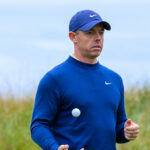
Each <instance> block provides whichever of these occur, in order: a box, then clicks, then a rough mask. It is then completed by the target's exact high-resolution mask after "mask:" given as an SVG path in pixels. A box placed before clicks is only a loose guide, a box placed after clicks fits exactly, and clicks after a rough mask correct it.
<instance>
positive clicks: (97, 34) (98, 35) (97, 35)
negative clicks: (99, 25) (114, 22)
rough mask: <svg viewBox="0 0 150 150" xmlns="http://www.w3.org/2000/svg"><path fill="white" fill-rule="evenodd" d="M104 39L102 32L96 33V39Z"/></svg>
mask: <svg viewBox="0 0 150 150" xmlns="http://www.w3.org/2000/svg"><path fill="white" fill-rule="evenodd" d="M101 39H102V35H101V34H100V33H96V35H95V40H96V41H100V40H101Z"/></svg>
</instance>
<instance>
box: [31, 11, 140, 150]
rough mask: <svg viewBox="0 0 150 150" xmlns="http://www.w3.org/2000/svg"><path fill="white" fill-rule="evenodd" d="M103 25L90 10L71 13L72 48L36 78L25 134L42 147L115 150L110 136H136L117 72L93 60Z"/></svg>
mask: <svg viewBox="0 0 150 150" xmlns="http://www.w3.org/2000/svg"><path fill="white" fill-rule="evenodd" d="M105 29H106V30H110V29H111V26H110V24H109V23H107V22H105V21H103V20H102V18H101V17H100V16H99V14H97V13H96V12H94V11H91V10H83V11H79V12H78V13H76V14H75V15H74V16H73V17H72V19H71V21H70V24H69V38H70V39H71V40H72V42H73V44H74V54H73V55H72V56H69V58H68V59H67V60H66V61H65V62H63V63H62V64H60V65H58V66H56V67H55V68H53V69H52V70H51V71H49V72H48V73H47V74H46V75H45V76H44V77H43V78H42V80H41V81H40V84H39V87H38V90H37V95H36V99H35V105H34V110H33V116H32V123H31V136H32V139H33V140H34V141H35V142H36V143H37V144H38V145H39V146H40V147H41V148H43V149H44V150H68V149H70V150H116V146H115V144H116V142H118V143H125V142H128V141H129V140H134V139H135V138H136V137H137V135H138V132H139V127H138V125H137V124H135V123H134V122H132V120H131V119H128V120H127V117H126V113H125V108H124V87H123V83H122V79H121V77H120V76H119V75H118V74H117V73H115V72H114V71H112V70H110V69H108V68H106V67H104V66H103V65H101V64H100V63H99V62H98V60H97V57H98V56H99V55H100V53H101V51H102V48H103V41H104V30H105Z"/></svg>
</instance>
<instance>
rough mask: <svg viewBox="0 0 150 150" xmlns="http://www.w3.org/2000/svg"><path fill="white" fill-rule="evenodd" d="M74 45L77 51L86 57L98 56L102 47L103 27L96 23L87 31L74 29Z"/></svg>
mask: <svg viewBox="0 0 150 150" xmlns="http://www.w3.org/2000/svg"><path fill="white" fill-rule="evenodd" d="M75 34H76V35H75V36H76V42H75V46H76V49H77V50H78V52H79V53H80V54H81V55H82V56H83V57H86V58H90V59H94V58H96V57H98V56H99V55H100V53H101V51H102V48H103V41H104V28H103V26H102V24H97V25H96V26H94V27H93V28H92V29H91V30H89V31H80V30H78V31H76V33H75Z"/></svg>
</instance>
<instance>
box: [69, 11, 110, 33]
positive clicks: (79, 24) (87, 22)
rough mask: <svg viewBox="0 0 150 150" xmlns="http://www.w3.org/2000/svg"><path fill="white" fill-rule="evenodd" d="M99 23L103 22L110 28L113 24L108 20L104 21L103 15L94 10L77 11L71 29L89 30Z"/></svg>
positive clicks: (105, 26) (106, 27)
mask: <svg viewBox="0 0 150 150" xmlns="http://www.w3.org/2000/svg"><path fill="white" fill-rule="evenodd" d="M98 23H102V24H103V27H104V29H106V30H110V29H111V26H110V24H109V23H108V22H106V21H103V20H102V18H101V16H100V15H99V14H97V13H96V12H94V11H92V10H82V11H79V12H77V13H76V14H75V15H74V16H73V17H72V18H71V20H70V23H69V31H72V32H74V31H76V30H81V31H88V30H90V29H92V28H93V27H94V26H95V25H97V24H98Z"/></svg>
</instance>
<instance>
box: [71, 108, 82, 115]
mask: <svg viewBox="0 0 150 150" xmlns="http://www.w3.org/2000/svg"><path fill="white" fill-rule="evenodd" d="M80 114H81V111H80V109H78V108H74V109H73V110H72V116H74V117H79V116H80Z"/></svg>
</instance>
